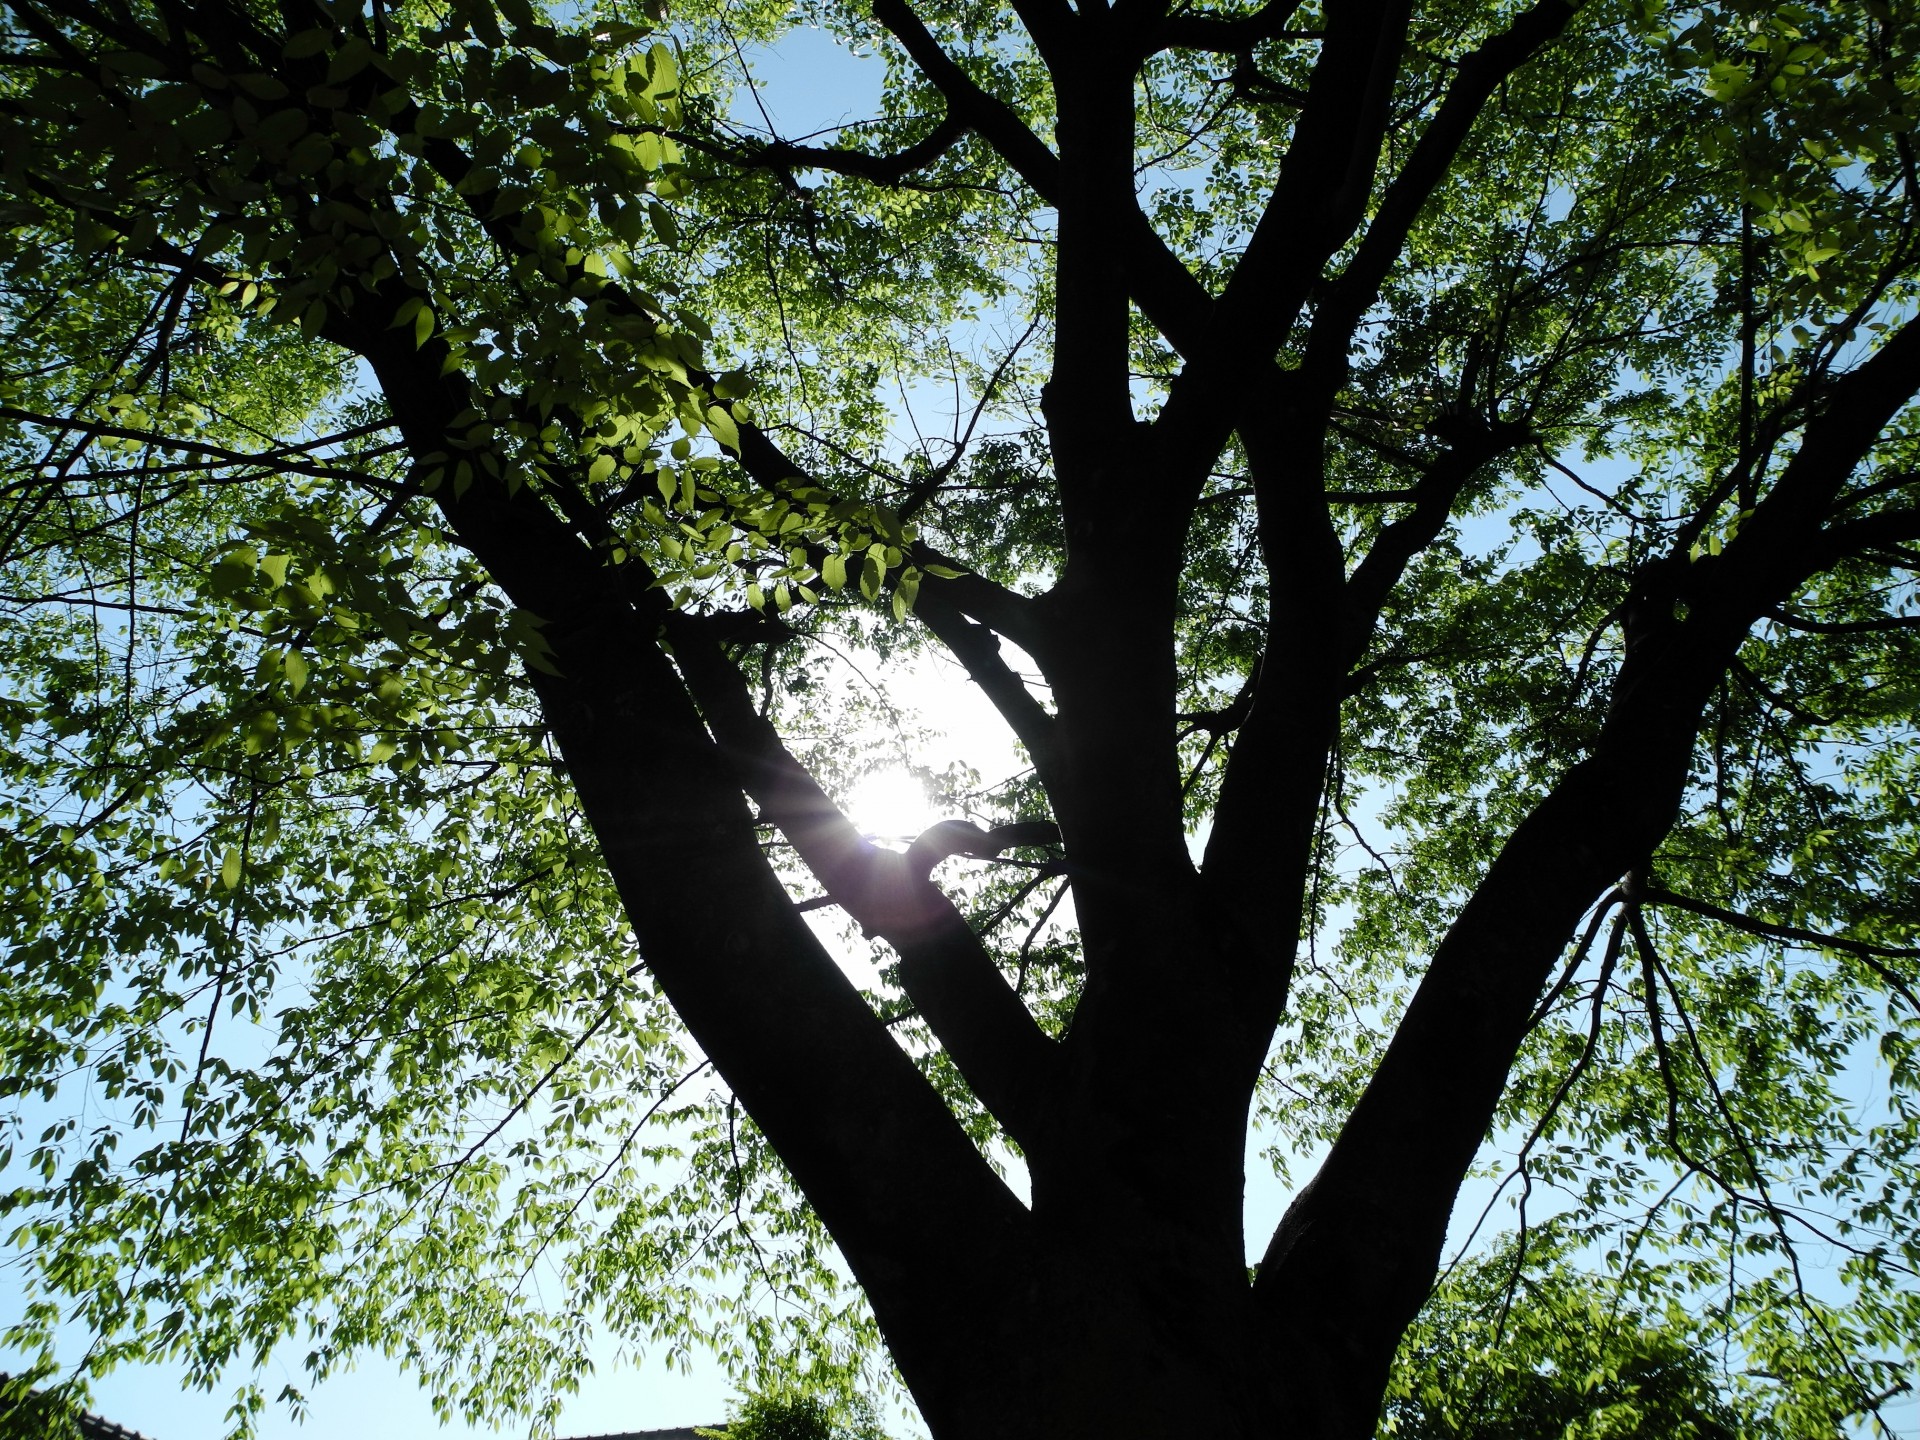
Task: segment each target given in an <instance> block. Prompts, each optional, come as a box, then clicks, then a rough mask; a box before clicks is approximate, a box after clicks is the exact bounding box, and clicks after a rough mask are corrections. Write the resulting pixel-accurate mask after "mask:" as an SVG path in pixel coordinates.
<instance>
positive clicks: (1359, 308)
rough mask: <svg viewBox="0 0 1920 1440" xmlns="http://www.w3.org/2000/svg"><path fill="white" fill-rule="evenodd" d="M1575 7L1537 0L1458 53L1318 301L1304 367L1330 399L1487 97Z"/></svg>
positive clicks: (1561, 1)
mask: <svg viewBox="0 0 1920 1440" xmlns="http://www.w3.org/2000/svg"><path fill="white" fill-rule="evenodd" d="M1573 12H1574V7H1573V5H1572V4H1569V3H1568V0H1538V3H1537V4H1535V5H1534V6H1533V7H1532V8H1531V9H1528V10H1525V11H1523V12H1522V13H1521V14H1520V15H1519V16H1518V17H1517V18H1516V19H1515V20H1514V22H1513V24H1512V25H1511V26H1509V27H1508V28H1507V29H1506V30H1503V31H1502V32H1501V33H1500V34H1498V35H1495V36H1493V37H1492V38H1491V39H1489V40H1488V41H1487V42H1486V43H1485V44H1483V45H1481V46H1480V48H1479V49H1477V50H1475V51H1474V52H1473V53H1472V54H1470V55H1467V56H1466V57H1464V58H1463V59H1462V60H1461V61H1460V66H1459V69H1458V70H1457V71H1456V72H1455V73H1454V77H1453V83H1452V84H1451V85H1449V86H1448V87H1447V94H1446V98H1445V99H1444V100H1442V101H1441V102H1440V108H1439V110H1438V111H1437V112H1436V113H1435V115H1434V117H1433V119H1432V120H1431V121H1429V122H1428V124H1427V128H1426V129H1425V130H1424V131H1423V132H1422V133H1421V135H1420V139H1419V141H1418V142H1417V143H1416V144H1415V145H1414V147H1413V154H1412V155H1410V156H1409V157H1408V158H1407V163H1406V164H1405V165H1404V166H1403V167H1402V168H1401V170H1400V173H1399V174H1398V175H1396V176H1394V178H1393V180H1392V181H1391V183H1389V184H1388V186H1387V189H1386V193H1385V194H1384V195H1383V196H1382V197H1381V200H1380V207H1379V209H1378V210H1377V211H1375V212H1374V216H1373V219H1372V220H1371V221H1370V222H1369V223H1368V225H1367V233H1366V235H1365V237H1364V238H1363V239H1362V240H1361V242H1360V248H1359V249H1358V251H1357V252H1356V253H1355V254H1354V257H1353V259H1352V260H1351V261H1350V262H1349V263H1348V265H1347V267H1346V269H1345V270H1343V271H1342V272H1341V275H1340V278H1339V280H1337V281H1336V282H1335V283H1334V284H1333V285H1332V286H1331V287H1329V293H1328V294H1327V296H1326V297H1325V298H1324V299H1323V300H1322V302H1321V303H1320V304H1319V305H1318V306H1317V307H1316V308H1315V312H1314V322H1313V333H1312V336H1311V338H1310V340H1309V342H1308V346H1307V354H1306V358H1305V360H1304V361H1303V365H1302V368H1303V369H1305V370H1307V371H1309V372H1311V373H1312V374H1314V375H1315V377H1316V388H1318V389H1319V390H1320V391H1321V392H1322V393H1323V394H1324V398H1325V401H1326V402H1327V403H1330V402H1331V401H1332V398H1333V394H1334V391H1335V390H1337V389H1338V388H1339V385H1340V383H1341V382H1342V381H1344V380H1345V378H1346V372H1347V354H1348V347H1349V344H1350V342H1351V340H1352V336H1353V330H1354V327H1355V326H1356V325H1358V324H1359V322H1360V319H1361V317H1362V316H1363V315H1364V314H1365V313H1366V312H1367V310H1368V308H1369V307H1370V306H1371V305H1372V304H1373V302H1374V299H1375V297H1377V296H1378V295H1379V293H1380V286H1381V284H1382V283H1383V282H1384V281H1385V280H1386V278H1387V274H1388V272H1389V271H1390V270H1391V269H1392V268H1393V265H1394V263H1395V262H1396V261H1397V260H1398V259H1399V258H1400V252H1401V251H1402V249H1404V248H1405V246H1406V243H1407V236H1408V235H1409V234H1410V233H1412V230H1413V225H1414V222H1415V221H1416V220H1418V219H1419V216H1420V212H1421V211H1422V210H1423V209H1424V208H1425V207H1426V204H1427V201H1428V199H1429V198H1431V196H1432V195H1433V192H1434V190H1435V189H1436V188H1437V187H1438V186H1439V184H1440V182H1441V181H1443V180H1444V179H1446V177H1447V175H1448V173H1449V172H1450V171H1451V170H1452V168H1453V162H1454V159H1455V157H1456V156H1457V155H1458V154H1459V152H1460V146H1461V145H1462V144H1463V143H1465V141H1466V138H1467V134H1468V132H1469V131H1470V130H1471V129H1472V128H1473V122H1474V121H1475V120H1476V119H1478V118H1479V115H1480V111H1481V110H1482V109H1483V108H1484V107H1485V105H1486V103H1487V100H1488V97H1490V96H1491V95H1492V94H1493V92H1494V91H1495V90H1496V89H1498V88H1499V86H1500V85H1501V84H1503V83H1504V82H1505V81H1506V79H1507V77H1508V76H1510V75H1512V74H1513V73H1514V72H1515V71H1516V70H1518V69H1519V68H1520V67H1521V66H1522V65H1524V64H1525V63H1526V62H1527V61H1528V60H1530V59H1532V58H1533V56H1534V55H1535V54H1537V53H1538V52H1539V51H1540V50H1541V49H1542V48H1543V47H1545V46H1546V45H1548V44H1550V43H1551V42H1552V41H1553V40H1554V39H1555V38H1556V37H1558V35H1559V34H1560V32H1561V31H1562V30H1564V29H1565V28H1566V26H1567V22H1568V21H1569V20H1571V19H1572V18H1573Z"/></svg>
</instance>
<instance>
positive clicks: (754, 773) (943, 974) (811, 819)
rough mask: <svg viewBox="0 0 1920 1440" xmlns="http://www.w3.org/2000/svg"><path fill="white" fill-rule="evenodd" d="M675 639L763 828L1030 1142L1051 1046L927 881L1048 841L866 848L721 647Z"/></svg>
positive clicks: (965, 838)
mask: <svg viewBox="0 0 1920 1440" xmlns="http://www.w3.org/2000/svg"><path fill="white" fill-rule="evenodd" d="M667 634H668V636H669V638H670V639H671V640H672V641H673V644H674V656H675V659H676V660H677V661H678V662H679V667H680V673H681V674H682V675H684V676H685V677H686V678H687V684H688V686H689V688H690V689H691V690H692V692H693V695H694V698H695V700H696V701H697V702H698V703H699V705H700V708H701V710H702V712H703V713H704V714H705V716H706V719H707V723H708V725H709V726H711V727H712V729H713V732H714V735H715V736H716V737H717V738H718V740H719V741H720V745H721V748H722V750H723V751H724V752H725V754H726V755H727V756H728V758H729V759H730V760H731V762H732V764H733V766H734V768H735V769H736V771H737V772H738V776H739V781H740V783H741V785H742V786H743V787H744V788H745V789H746V791H747V793H748V794H750V795H752V796H753V798H754V799H755V800H756V801H758V802H759V805H760V819H761V820H762V821H763V822H765V823H770V824H773V825H777V826H779V828H780V831H781V833H782V834H784V835H785V836H786V837H787V839H788V840H789V841H790V842H791V843H792V845H793V847H794V849H795V851H797V852H798V853H799V855H800V858H801V859H802V860H803V861H805V862H806V865H807V868H808V869H810V870H812V871H813V873H814V876H815V878H817V879H818V880H819V881H820V883H821V884H822V885H823V886H825V887H826V890H827V893H828V894H829V895H830V896H832V898H833V900H834V902H835V903H836V904H838V905H839V906H840V907H841V908H842V909H844V910H845V911H846V912H847V913H848V914H849V915H851V916H852V917H853V919H854V920H855V921H856V922H858V923H859V925H860V926H861V927H862V928H863V929H864V930H866V931H867V932H868V933H869V934H872V935H878V936H880V937H881V938H882V939H884V940H886V941H887V943H888V944H890V945H892V946H893V948H894V949H895V950H896V951H898V952H899V955H900V962H901V963H900V980H901V984H902V986H903V987H904V988H905V989H906V992H907V995H908V998H909V999H911V1000H912V1001H913V1003H914V1005H915V1007H916V1008H918V1010H919V1011H920V1013H921V1015H922V1016H923V1017H924V1018H925V1019H926V1021H927V1023H928V1024H929V1025H931V1026H932V1027H933V1030H934V1033H935V1034H936V1035H938V1036H939V1037H940V1040H941V1042H942V1043H943V1044H945V1045H946V1047H947V1051H948V1053H949V1054H951V1055H952V1056H953V1060H954V1063H955V1064H956V1065H958V1066H959V1067H960V1072H961V1074H963V1075H964V1076H966V1079H967V1083H968V1084H969V1085H971V1086H972V1087H973V1091H974V1093H975V1094H976V1095H978V1096H979V1097H980V1100H981V1103H982V1104H984V1105H985V1106H986V1107H987V1108H988V1109H989V1110H991V1111H992V1112H993V1113H994V1114H995V1116H997V1117H998V1118H999V1120H1000V1122H1001V1123H1002V1124H1003V1125H1005V1126H1006V1127H1007V1132H1008V1134H1010V1135H1012V1136H1014V1138H1015V1139H1016V1140H1021V1141H1023V1143H1024V1141H1027V1140H1031V1138H1032V1134H1033V1130H1034V1128H1035V1127H1036V1126H1037V1125H1038V1123H1039V1119H1040V1116H1041V1113H1042V1111H1043V1109H1044V1105H1045V1102H1046V1098H1047V1092H1048V1090H1049V1088H1050V1085H1051V1080H1050V1076H1051V1073H1052V1066H1053V1064H1054V1059H1055V1057H1054V1049H1053V1044H1052V1042H1051V1041H1050V1040H1048V1038H1047V1036H1046V1034H1045V1032H1043V1031H1042V1030H1041V1029H1040V1027H1039V1026H1038V1025H1037V1024H1036V1023H1035V1022H1034V1019H1033V1017H1032V1016H1031V1015H1030V1014H1029V1013H1028V1012H1027V1008H1026V1006H1025V1005H1023V1004H1022V1003H1021V1002H1020V1000H1019V998H1018V997H1017V996H1016V995H1015V994H1014V992H1013V990H1012V989H1011V988H1010V987H1009V986H1008V984H1007V982H1006V978H1005V977H1004V976H1002V975H1001V974H1000V971H999V969H998V968H997V967H996V966H995V965H994V963H993V960H992V957H991V956H989V955H988V953H987V951H986V948H985V946H983V945H982V944H981V942H980V940H979V938H978V937H977V936H975V935H974V934H973V932H972V931H971V930H970V929H968V927H967V923H966V920H965V919H964V918H963V917H962V916H961V914H960V912H959V911H958V910H957V909H955V908H954V906H953V903H952V902H951V901H949V900H948V899H947V897H946V896H945V895H943V894H942V893H941V892H940V890H939V889H938V887H936V886H935V885H934V884H933V883H932V881H931V879H930V878H929V876H930V874H931V872H932V870H933V867H934V866H935V865H937V864H938V863H939V862H940V861H941V860H943V859H945V858H947V856H949V855H957V854H983V853H998V851H999V850H1000V849H1005V848H1007V846H1009V845H1015V844H1036V843H1045V837H1044V836H1042V835H1041V834H1040V832H1039V831H1037V830H1035V831H1031V832H1016V833H1012V834H1008V835H1004V836H1003V835H1000V833H999V832H994V833H993V834H992V835H989V834H986V833H983V832H981V831H978V830H976V829H974V828H973V827H971V826H968V825H964V824H962V823H960V822H947V823H946V824H944V825H938V826H935V827H933V829H932V830H929V831H928V832H927V834H925V835H923V836H921V837H920V839H918V840H916V841H915V842H914V844H913V846H912V848H910V849H909V850H908V852H907V853H906V854H905V855H901V854H898V853H896V852H894V851H891V850H883V849H881V848H880V847H878V846H876V845H873V844H871V843H869V842H868V841H867V840H866V839H865V838H863V837H862V836H861V835H860V833H859V832H858V831H857V830H856V829H855V828H854V826H853V824H852V823H851V822H850V821H849V820H848V819H847V818H846V816H845V815H843V814H842V813H841V812H840V808H839V807H838V806H837V805H835V804H834V803H833V801H832V799H831V798H829V797H828V795H827V793H826V792H825V791H824V790H822V789H821V788H820V786H819V783H818V782H817V781H815V780H814V778H813V776H812V775H810V774H809V773H808V772H807V770H806V768H805V767H804V766H803V765H801V764H800V762H799V761H798V760H796V759H795V758H794V757H793V755H792V753H791V752H790V751H789V750H788V749H787V748H786V745H785V744H784V743H783V742H782V741H781V739H780V736H779V733H778V732H777V731H776V730H775V729H774V727H773V725H772V724H771V723H770V722H769V721H767V720H766V719H765V718H763V717H762V716H761V715H760V713H759V712H758V710H756V709H755V707H754V705H753V700H752V697H751V695H750V694H749V692H748V690H747V686H746V681H745V679H744V677H742V675H741V674H740V670H739V667H737V666H736V665H735V664H734V663H733V662H732V661H731V660H729V659H728V658H727V657H726V656H725V655H724V654H723V653H722V652H721V651H720V648H719V646H718V645H716V644H714V643H713V642H712V641H711V640H710V639H709V638H708V637H706V636H705V635H703V634H700V633H699V632H698V631H697V630H696V629H695V628H694V627H691V626H687V625H683V624H679V623H676V617H671V616H670V617H669V618H668V624H667ZM956 827H957V828H956ZM1045 828H1046V830H1047V832H1048V833H1049V834H1050V835H1052V836H1053V837H1054V838H1057V836H1058V832H1057V831H1056V830H1054V829H1053V827H1052V826H1051V825H1050V824H1049V825H1047V826H1046V827H1045ZM961 832H965V833H961Z"/></svg>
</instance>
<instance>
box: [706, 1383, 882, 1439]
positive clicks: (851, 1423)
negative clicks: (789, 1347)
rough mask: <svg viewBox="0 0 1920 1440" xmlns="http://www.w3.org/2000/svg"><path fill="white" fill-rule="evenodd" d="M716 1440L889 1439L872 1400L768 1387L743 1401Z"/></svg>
mask: <svg viewBox="0 0 1920 1440" xmlns="http://www.w3.org/2000/svg"><path fill="white" fill-rule="evenodd" d="M700 1433H701V1434H702V1435H712V1436H715V1437H716V1440H886V1433H887V1432H886V1431H885V1430H884V1429H882V1428H881V1426H880V1423H879V1421H878V1420H877V1419H875V1417H874V1414H873V1406H872V1405H871V1403H870V1402H868V1401H866V1400H864V1399H862V1398H859V1397H854V1398H851V1399H842V1400H833V1399H829V1398H828V1397H826V1396H823V1395H819V1394H816V1393H813V1392H811V1391H806V1390H794V1389H783V1390H764V1391H761V1392H760V1393H759V1394H757V1395H749V1396H748V1397H747V1398H746V1399H745V1400H743V1401H741V1402H740V1404H739V1406H738V1407H737V1408H736V1410H735V1412H734V1414H733V1415H732V1416H731V1417H730V1418H729V1419H728V1421H727V1424H726V1428H725V1429H722V1430H703V1431H701V1432H700Z"/></svg>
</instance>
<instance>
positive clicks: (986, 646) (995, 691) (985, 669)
mask: <svg viewBox="0 0 1920 1440" xmlns="http://www.w3.org/2000/svg"><path fill="white" fill-rule="evenodd" d="M914 613H915V614H916V615H918V616H919V617H920V619H921V621H922V622H923V623H924V624H925V625H926V627H927V628H928V629H929V630H931V631H932V632H933V633H934V635H935V637H936V638H938V639H939V641H940V643H941V644H943V645H945V646H946V647H947V649H948V650H949V651H951V652H952V654H953V657H954V658H955V659H956V660H958V661H959V662H960V663H961V664H962V665H963V666H965V667H966V671H967V675H968V676H969V677H970V678H971V679H972V681H973V683H974V684H975V685H978V686H979V687H980V691H981V693H982V694H983V695H985V696H986V697H987V699H988V700H990V701H992V702H993V708H994V709H995V710H997V711H999V712H1000V718H1001V719H1003V720H1005V721H1006V722H1007V724H1008V726H1009V727H1011V729H1012V730H1013V733H1014V734H1015V735H1017V736H1018V737H1019V739H1020V743H1021V744H1022V745H1024V746H1026V747H1027V753H1028V754H1029V755H1030V756H1032V757H1033V763H1034V767H1035V768H1036V769H1037V770H1038V771H1039V774H1040V783H1041V784H1042V785H1045V784H1047V783H1048V781H1049V779H1050V777H1051V776H1052V774H1053V771H1054V769H1055V768H1056V766H1057V764H1058V757H1057V755H1056V754H1055V748H1056V738H1055V733H1054V732H1055V729H1056V726H1055V723H1054V718H1053V716H1051V715H1049V714H1048V713H1047V712H1046V710H1045V708H1044V707H1042V705H1041V704H1040V702H1039V701H1038V700H1036V699H1035V698H1034V696H1033V692H1032V691H1031V690H1029V689H1027V685H1026V682H1025V681H1024V680H1022V679H1021V678H1020V677H1019V675H1017V674H1015V673H1014V670H1013V667H1012V666H1010V665H1008V664H1007V662H1006V658H1005V657H1004V656H1003V655H1001V653H1000V641H999V637H998V636H996V635H995V634H994V632H993V631H992V630H991V629H990V628H988V627H987V626H985V625H976V624H974V623H972V622H971V621H969V620H968V619H967V618H966V616H965V615H963V614H961V613H960V608H959V607H958V606H957V605H954V604H952V603H950V602H949V601H948V600H947V598H946V597H945V596H944V595H942V594H940V593H939V592H938V591H937V590H936V591H935V592H933V593H931V594H930V593H928V591H927V590H926V588H925V582H924V581H923V582H922V589H921V594H920V600H919V603H918V604H917V605H916V606H915V607H914Z"/></svg>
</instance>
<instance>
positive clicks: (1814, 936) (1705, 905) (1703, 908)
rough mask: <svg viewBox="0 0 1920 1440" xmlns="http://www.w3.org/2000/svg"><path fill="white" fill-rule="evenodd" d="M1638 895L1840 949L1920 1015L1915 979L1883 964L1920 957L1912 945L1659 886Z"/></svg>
mask: <svg viewBox="0 0 1920 1440" xmlns="http://www.w3.org/2000/svg"><path fill="white" fill-rule="evenodd" d="M1639 898H1640V899H1642V900H1644V901H1645V902H1646V903H1647V904H1649V905H1670V906H1672V907H1673V908H1674V909H1676V910H1686V911H1689V912H1690V913H1692V914H1695V915H1700V916H1704V917H1705V918H1706V919H1709V920H1718V921H1719V922H1720V923H1721V924H1722V925H1730V926H1732V927H1733V928H1734V929H1736V930H1744V931H1746V933H1747V934H1749V935H1759V936H1762V937H1764V938H1766V939H1768V940H1783V941H1786V942H1788V943H1790V944H1794V945H1811V946H1815V947H1818V948H1820V949H1823V950H1838V951H1841V952H1842V953H1844V954H1847V955H1851V956H1853V958H1854V959H1856V960H1858V961H1860V962H1861V964H1863V965H1865V966H1866V967H1867V968H1868V969H1869V970H1871V971H1873V973H1874V974H1876V975H1878V976H1879V977H1880V978H1881V979H1882V980H1884V981H1886V982H1887V984H1888V985H1889V986H1890V987H1892V988H1893V989H1894V990H1895V991H1896V992H1898V994H1899V996H1900V998H1901V999H1903V1000H1905V1001H1906V1002H1907V1004H1908V1005H1909V1006H1911V1007H1912V1008H1913V1011H1914V1013H1915V1014H1920V995H1915V994H1914V992H1913V988H1912V982H1910V981H1909V980H1907V979H1906V978H1905V977H1904V976H1902V975H1900V974H1899V973H1898V972H1896V971H1894V970H1893V969H1891V968H1889V967H1888V966H1887V965H1885V964H1884V963H1883V962H1884V961H1886V960H1920V949H1916V948H1914V947H1913V946H1902V945H1875V944H1873V943H1871V942H1870V941H1866V940H1854V939H1851V938H1849V937H1847V936H1845V935H1823V934H1821V933H1820V932H1819V931H1817V930H1807V929H1803V928H1802V927H1801V926H1798V925H1782V924H1780V923H1779V922H1777V921H1773V920H1762V919H1760V918H1759V917H1757V916H1754V915H1746V914H1742V913H1741V912H1740V911H1738V910H1729V909H1727V908H1726V907H1725V906H1722V905H1714V904H1711V903H1710V902H1708V901H1705V900H1695V899H1693V898H1691V897H1690V896H1686V895H1680V894H1677V893H1675V892H1674V891H1672V890H1667V889H1664V888H1662V887H1661V886H1658V885H1646V886H1642V887H1641V888H1640V892H1639Z"/></svg>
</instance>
